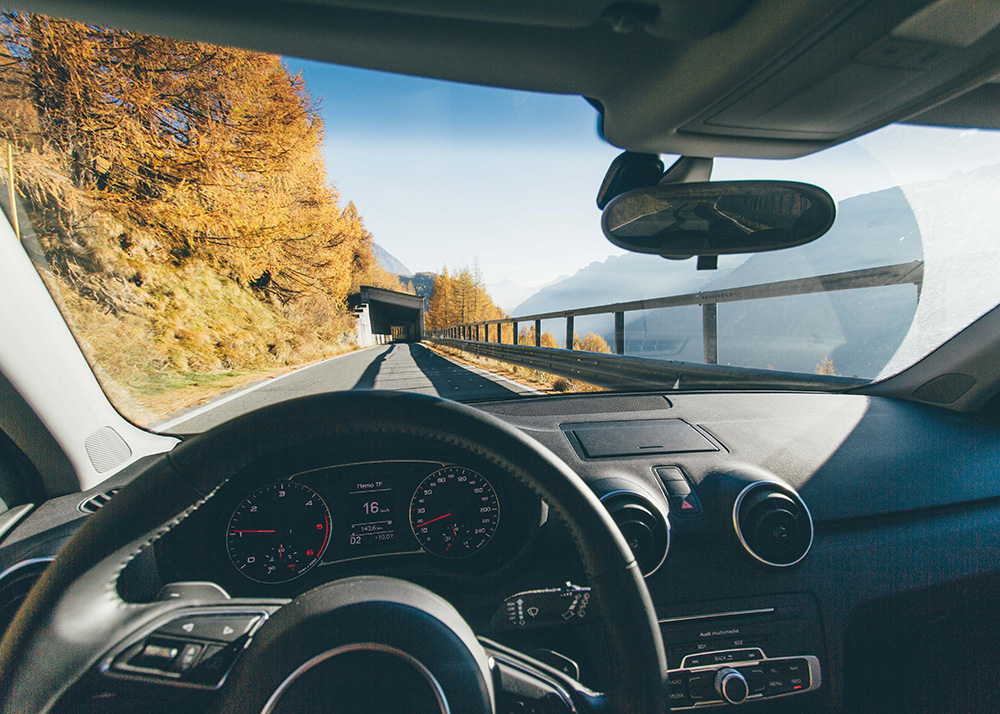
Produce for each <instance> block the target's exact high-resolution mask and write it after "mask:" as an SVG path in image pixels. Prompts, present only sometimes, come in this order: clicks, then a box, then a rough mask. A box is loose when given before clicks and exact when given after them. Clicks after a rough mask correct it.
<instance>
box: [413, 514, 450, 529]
mask: <svg viewBox="0 0 1000 714" xmlns="http://www.w3.org/2000/svg"><path fill="white" fill-rule="evenodd" d="M450 515H451V514H450V513H445V514H444V515H443V516H438V517H437V518H432V519H430V520H429V521H427V522H426V523H421V524H420V527H421V528H423V527H424V526H429V525H430V524H431V523H433V522H434V521H440V520H441V519H442V518H447V517H448V516H450Z"/></svg>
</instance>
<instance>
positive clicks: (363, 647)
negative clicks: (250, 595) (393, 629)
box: [261, 642, 451, 714]
mask: <svg viewBox="0 0 1000 714" xmlns="http://www.w3.org/2000/svg"><path fill="white" fill-rule="evenodd" d="M352 652H379V653H381V654H388V655H392V656H394V657H398V658H400V659H401V660H403V661H404V662H406V663H407V664H409V665H410V666H412V667H413V668H414V669H416V670H417V671H418V672H419V673H420V675H421V676H422V677H423V678H424V679H425V680H426V681H427V683H428V684H430V685H431V689H432V690H433V691H434V697H435V699H436V700H437V703H438V706H439V707H440V710H441V714H451V708H450V707H449V706H448V700H447V698H446V697H445V695H444V690H443V689H442V688H441V683H440V682H438V680H437V678H435V677H434V675H433V674H432V673H431V671H430V670H429V669H427V667H426V666H424V664H423V663H422V662H421V661H420V660H418V659H416V658H415V657H413V655H411V654H409V653H407V652H403V651H402V650H400V649H396V648H395V647H390V646H389V645H384V644H381V643H378V642H354V643H351V644H348V645H341V646H340V647H334V648H333V649H330V650H327V651H326V652H321V653H320V654H318V655H316V656H315V657H313V658H312V659H310V660H308V661H306V662H304V663H303V664H301V665H300V666H299V667H298V669H296V670H295V671H294V672H292V673H291V674H290V675H288V676H287V677H286V678H285V680H284V681H283V682H282V683H281V684H280V685H278V688H277V689H275V690H274V694H272V695H271V698H270V699H268V700H267V704H265V705H264V709H263V710H261V714H272V712H274V711H275V707H276V706H277V705H278V700H279V699H280V698H281V695H282V694H284V692H285V691H286V690H287V689H288V688H289V687H290V686H291V685H292V684H293V683H294V682H295V680H297V679H299V678H300V677H301V676H302V675H304V674H305V673H306V672H308V671H309V670H311V669H312V668H313V667H316V666H317V665H319V664H322V663H323V662H326V661H327V660H329V659H332V658H333V657H336V656H338V655H343V654H350V653H352Z"/></svg>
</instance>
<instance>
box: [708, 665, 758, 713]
mask: <svg viewBox="0 0 1000 714" xmlns="http://www.w3.org/2000/svg"><path fill="white" fill-rule="evenodd" d="M715 691H716V692H717V693H718V694H719V696H721V697H722V698H723V699H724V700H726V701H727V702H729V703H730V704H742V703H743V702H745V701H746V698H747V696H748V695H749V694H750V687H749V685H748V684H747V680H746V678H744V676H743V675H742V674H740V673H739V672H737V671H736V670H735V669H733V668H731V667H723V668H722V669H720V670H719V671H718V672H716V674H715Z"/></svg>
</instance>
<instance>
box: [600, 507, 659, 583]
mask: <svg viewBox="0 0 1000 714" xmlns="http://www.w3.org/2000/svg"><path fill="white" fill-rule="evenodd" d="M601 502H602V503H603V504H604V507H605V508H607V509H608V513H610V514H611V517H612V518H613V519H614V521H615V523H617V524H618V530H620V531H621V533H622V535H623V536H625V541H626V542H627V543H628V544H629V547H630V548H631V549H632V555H634V556H635V560H636V562H637V563H638V564H639V569H640V570H641V571H642V574H643V575H644V576H649V575H652V574H653V573H654V572H656V570H657V569H658V568H659V567H660V565H662V564H663V561H664V560H665V559H666V557H667V549H668V548H669V547H670V529H669V526H668V525H667V517H666V514H665V513H663V511H662V510H661V509H660V508H658V507H657V506H656V505H655V504H653V502H652V501H650V500H649V499H648V498H646V497H645V496H642V495H640V494H638V493H636V492H635V491H613V492H611V493H609V494H606V495H605V496H604V497H603V498H601Z"/></svg>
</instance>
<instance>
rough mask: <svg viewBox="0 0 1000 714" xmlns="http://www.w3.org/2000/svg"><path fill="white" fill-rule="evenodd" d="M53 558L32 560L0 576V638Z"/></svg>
mask: <svg viewBox="0 0 1000 714" xmlns="http://www.w3.org/2000/svg"><path fill="white" fill-rule="evenodd" d="M52 561H53V558H33V559H31V560H25V561H22V562H20V563H18V564H17V565H13V566H11V567H10V568H8V569H7V570H6V571H4V572H3V573H2V574H0V637H2V636H3V633H4V632H6V631H7V628H8V627H9V626H10V623H11V622H12V621H13V620H14V615H15V613H17V609H18V608H19V607H21V603H23V602H24V601H25V599H26V598H27V597H28V591H29V590H31V586H33V585H34V584H35V583H36V582H37V581H38V579H39V578H40V577H42V572H43V571H44V570H45V568H47V567H48V565H49V563H51V562H52Z"/></svg>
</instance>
